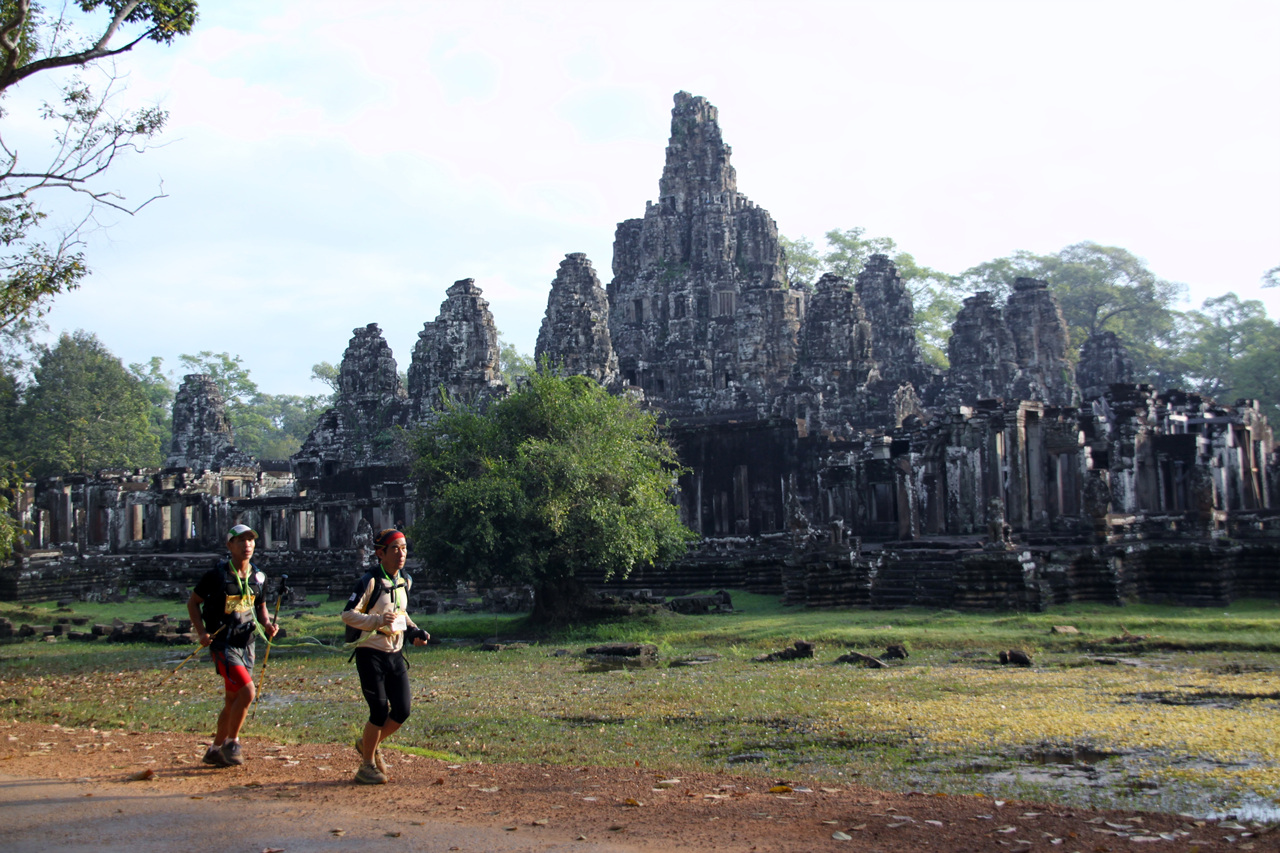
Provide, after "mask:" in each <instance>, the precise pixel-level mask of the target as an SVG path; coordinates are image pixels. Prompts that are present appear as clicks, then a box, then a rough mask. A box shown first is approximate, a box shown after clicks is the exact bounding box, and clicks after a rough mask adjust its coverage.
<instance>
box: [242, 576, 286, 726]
mask: <svg viewBox="0 0 1280 853" xmlns="http://www.w3.org/2000/svg"><path fill="white" fill-rule="evenodd" d="M288 579H289V576H288V575H281V576H280V589H279V590H278V591H277V592H276V612H275V613H272V614H271V622H272V624H274V625H275V626H276V630H279V628H280V619H279V617H280V599H282V598H284V591H285V590H286V589H288V587H287V586H285V583H284V582H285V581H287V580H288ZM270 660H271V640H267V652H266V654H264V655H263V656H262V677H261V678H259V679H258V692H257V693H254V694H253V709H252V711H251V713H250V714H249V716H250V718H252V717H254V716H256V715H257V713H258V697H259V696H261V695H262V689H263V688H264V687H265V686H266V684H267V662H268V661H270Z"/></svg>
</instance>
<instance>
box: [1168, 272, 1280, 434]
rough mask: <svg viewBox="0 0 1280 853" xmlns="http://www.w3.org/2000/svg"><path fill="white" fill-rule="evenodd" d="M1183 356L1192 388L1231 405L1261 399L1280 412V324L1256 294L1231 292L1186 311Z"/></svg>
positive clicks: (1271, 410)
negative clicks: (1248, 296)
mask: <svg viewBox="0 0 1280 853" xmlns="http://www.w3.org/2000/svg"><path fill="white" fill-rule="evenodd" d="M1186 319H1187V326H1188V330H1187V331H1188V334H1187V339H1188V340H1189V341H1190V343H1189V344H1188V345H1187V346H1186V348H1185V350H1184V352H1183V354H1182V358H1183V361H1184V363H1185V365H1186V378H1187V381H1188V388H1189V390H1194V391H1198V392H1200V393H1202V394H1207V395H1209V396H1211V397H1215V398H1216V399H1217V400H1218V401H1219V402H1222V403H1227V404H1230V403H1232V402H1234V401H1235V400H1237V399H1239V398H1246V399H1256V400H1259V401H1261V402H1262V403H1263V404H1265V405H1266V406H1267V407H1268V409H1269V414H1271V415H1272V416H1275V415H1278V414H1280V324H1277V323H1276V322H1275V321H1273V320H1271V319H1269V318H1268V317H1267V312H1266V308H1265V307H1264V306H1263V304H1262V303H1261V302H1260V301H1258V300H1256V299H1248V300H1242V299H1240V297H1238V296H1237V295H1236V294H1234V293H1227V294H1224V295H1222V296H1217V297H1214V298H1212V299H1207V300H1205V302H1204V304H1203V305H1202V306H1201V308H1200V310H1199V311H1188V312H1187V314H1186Z"/></svg>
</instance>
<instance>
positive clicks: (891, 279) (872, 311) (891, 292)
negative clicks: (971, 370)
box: [854, 254, 927, 388]
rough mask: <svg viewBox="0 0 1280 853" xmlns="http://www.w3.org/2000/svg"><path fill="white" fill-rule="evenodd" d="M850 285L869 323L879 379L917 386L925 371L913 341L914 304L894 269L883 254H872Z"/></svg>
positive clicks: (918, 346)
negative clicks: (855, 280) (853, 284)
mask: <svg viewBox="0 0 1280 853" xmlns="http://www.w3.org/2000/svg"><path fill="white" fill-rule="evenodd" d="M854 288H855V290H856V291H857V293H858V300H859V301H860V302H861V303H862V309H863V310H864V311H865V312H866V314H867V320H868V321H870V323H871V339H872V345H871V346H872V352H873V354H874V356H875V359H876V361H877V362H878V363H879V364H880V379H881V380H882V381H883V382H885V383H888V384H890V385H892V386H894V387H895V388H896V387H897V386H899V385H902V384H906V383H910V384H911V385H913V386H915V387H917V388H919V387H920V386H921V385H923V384H924V383H925V382H926V381H927V371H926V370H925V366H924V358H923V357H922V356H921V354H920V343H919V342H918V341H917V340H916V311H915V306H914V305H913V303H912V301H911V292H910V291H908V290H907V287H906V285H905V284H903V282H902V276H900V275H898V268H897V267H896V266H895V265H894V263H893V261H891V260H889V258H888V256H887V255H881V254H875V255H872V256H871V257H870V258H868V259H867V263H866V266H864V267H863V268H862V271H861V272H860V273H858V279H857V282H856V283H855V286H854Z"/></svg>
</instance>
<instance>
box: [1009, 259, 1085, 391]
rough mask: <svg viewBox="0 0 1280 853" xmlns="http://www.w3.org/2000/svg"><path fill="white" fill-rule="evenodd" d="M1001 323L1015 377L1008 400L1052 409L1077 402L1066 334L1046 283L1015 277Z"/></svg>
mask: <svg viewBox="0 0 1280 853" xmlns="http://www.w3.org/2000/svg"><path fill="white" fill-rule="evenodd" d="M1004 320H1005V324H1006V325H1007V326H1008V329H1009V334H1010V335H1011V336H1012V337H1013V344H1014V349H1015V352H1016V358H1017V361H1018V377H1017V379H1016V380H1015V382H1014V384H1013V387H1012V388H1011V394H1010V395H1009V396H1010V397H1012V398H1014V399H1021V400H1037V401H1039V402H1042V403H1049V404H1051V405H1055V406H1072V405H1075V404H1076V403H1078V402H1079V401H1080V389H1079V388H1078V387H1077V386H1076V376H1075V369H1074V368H1073V367H1072V366H1071V362H1069V361H1068V360H1067V346H1068V341H1069V340H1070V333H1069V331H1068V329H1067V321H1066V320H1065V319H1064V318H1063V316H1062V308H1061V307H1059V305H1058V300H1057V299H1056V298H1054V296H1053V293H1052V292H1051V291H1050V290H1049V284H1048V283H1047V282H1044V281H1039V280H1037V279H1034V278H1018V279H1016V280H1015V281H1014V283H1013V293H1011V294H1010V295H1009V299H1008V301H1007V303H1006V304H1005V309H1004Z"/></svg>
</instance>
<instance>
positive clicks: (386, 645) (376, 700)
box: [342, 530, 431, 785]
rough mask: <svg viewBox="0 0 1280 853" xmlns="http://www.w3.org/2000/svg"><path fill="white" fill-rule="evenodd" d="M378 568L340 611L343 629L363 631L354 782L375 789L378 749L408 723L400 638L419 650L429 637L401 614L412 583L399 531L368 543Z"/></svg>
mask: <svg viewBox="0 0 1280 853" xmlns="http://www.w3.org/2000/svg"><path fill="white" fill-rule="evenodd" d="M373 545H374V547H373V553H374V555H375V556H376V557H377V558H378V563H379V566H378V568H377V569H376V570H375V571H373V572H370V573H368V574H366V575H365V576H364V577H362V578H361V579H360V582H359V583H358V584H357V586H356V590H355V592H353V593H351V599H350V600H349V601H348V602H347V609H346V610H344V611H342V621H343V623H345V624H346V625H347V626H349V627H352V628H357V629H359V630H360V631H362V632H364V633H363V634H362V635H361V637H360V639H358V640H356V641H355V642H354V643H353V644H352V645H354V647H355V658H356V672H357V673H359V675H360V689H361V690H362V691H363V692H364V698H365V701H366V702H368V703H369V721H368V722H366V723H365V725H364V735H363V736H362V737H361V738H360V739H359V740H357V741H356V743H355V747H356V751H358V752H359V753H360V757H361V759H362V761H361V764H360V769H359V770H357V771H356V779H355V780H356V781H357V782H361V783H363V784H366V785H381V784H384V783H385V782H386V781H387V765H386V763H385V762H384V761H383V760H382V753H381V752H380V751H379V749H378V745H379V744H381V743H382V741H384V740H386V739H387V738H388V737H390V736H391V735H392V734H394V733H395V731H396V730H397V729H399V728H400V727H401V726H402V725H404V721H405V720H407V719H409V666H408V664H407V663H405V659H404V653H403V652H402V649H403V647H404V641H405V638H406V637H408V638H409V639H411V640H412V641H413V643H414V645H416V646H425V645H426V644H427V640H429V639H430V638H431V635H430V634H428V633H427V632H426V631H424V630H422V629H421V628H419V627H418V626H417V625H415V624H413V620H412V619H410V618H409V614H408V612H407V610H408V605H409V587H410V586H411V585H412V583H413V579H412V578H410V577H409V576H408V575H407V574H405V573H403V572H402V571H401V570H402V569H403V568H404V563H405V560H406V559H407V558H408V556H409V546H408V544H407V543H406V542H405V538H404V534H403V533H401V532H400V531H399V530H384V531H382V532H381V533H379V534H378V535H377V537H376V538H375V539H374V540H373Z"/></svg>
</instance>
